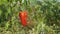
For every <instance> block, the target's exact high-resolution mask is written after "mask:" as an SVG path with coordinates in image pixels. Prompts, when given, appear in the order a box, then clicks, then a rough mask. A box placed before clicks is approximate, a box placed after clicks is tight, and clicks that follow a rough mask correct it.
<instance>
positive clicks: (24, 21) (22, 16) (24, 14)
mask: <svg viewBox="0 0 60 34" xmlns="http://www.w3.org/2000/svg"><path fill="white" fill-rule="evenodd" d="M19 18H20V20H21V23H22V25H23V26H24V27H25V26H26V25H27V12H26V11H23V12H22V11H20V13H19Z"/></svg>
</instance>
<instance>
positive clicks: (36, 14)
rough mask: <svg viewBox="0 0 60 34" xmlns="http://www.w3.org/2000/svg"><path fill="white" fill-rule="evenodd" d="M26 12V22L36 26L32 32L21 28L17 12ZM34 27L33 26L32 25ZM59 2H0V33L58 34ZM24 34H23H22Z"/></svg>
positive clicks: (14, 0)
mask: <svg viewBox="0 0 60 34" xmlns="http://www.w3.org/2000/svg"><path fill="white" fill-rule="evenodd" d="M21 10H22V11H24V10H27V12H28V21H30V19H32V20H33V22H34V23H37V25H35V26H34V28H32V30H30V29H28V28H26V30H25V28H23V27H22V25H21V22H20V20H19V12H20V11H21ZM33 25H34V24H33ZM59 28H60V2H58V1H57V0H52V1H50V0H42V1H38V0H0V30H1V31H0V32H1V33H3V32H10V33H14V34H15V32H16V34H25V33H26V32H29V33H27V34H33V33H35V34H41V33H44V34H48V33H47V32H49V34H50V33H51V32H52V33H53V34H54V33H57V34H58V33H60V32H59V31H55V30H60V29H59ZM23 32H24V33H23ZM32 32H33V33H32Z"/></svg>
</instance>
